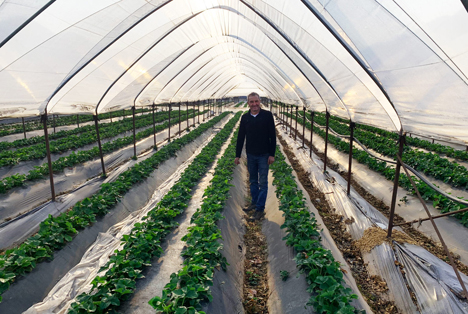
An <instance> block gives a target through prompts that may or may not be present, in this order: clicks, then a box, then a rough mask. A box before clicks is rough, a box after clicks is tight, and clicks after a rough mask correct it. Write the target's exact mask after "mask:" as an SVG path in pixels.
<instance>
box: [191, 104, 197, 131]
mask: <svg viewBox="0 0 468 314" xmlns="http://www.w3.org/2000/svg"><path fill="white" fill-rule="evenodd" d="M192 107H193V126H194V127H195V118H196V115H195V103H193V104H192Z"/></svg>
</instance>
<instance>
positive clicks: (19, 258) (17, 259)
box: [0, 112, 228, 294]
mask: <svg viewBox="0 0 468 314" xmlns="http://www.w3.org/2000/svg"><path fill="white" fill-rule="evenodd" d="M227 114H228V113H227V112H225V113H223V114H221V115H219V116H217V117H215V118H213V119H212V120H210V121H208V122H207V123H204V124H201V125H200V126H199V127H198V128H196V129H195V130H193V131H192V132H190V133H189V134H186V135H184V136H183V137H181V138H178V139H175V140H173V141H172V142H170V143H168V144H167V145H165V146H164V147H162V148H161V149H160V150H159V151H157V152H156V153H154V154H153V155H152V156H151V157H149V158H147V159H145V160H144V161H141V162H140V163H138V164H135V165H134V166H133V167H131V168H129V169H128V170H127V171H125V172H123V173H121V174H120V175H119V176H118V177H117V179H116V180H115V181H114V182H110V183H104V184H102V185H101V189H100V190H99V191H98V192H97V193H95V194H94V195H92V196H91V197H87V198H85V199H83V200H82V201H80V202H78V203H76V204H75V206H73V208H72V209H71V210H70V211H68V212H66V213H62V214H60V215H59V216H57V217H54V216H52V215H49V217H48V218H47V219H45V220H44V221H43V222H41V224H40V227H39V231H38V233H37V234H35V235H34V236H32V237H30V238H28V239H27V240H26V241H25V242H24V243H22V244H21V245H19V246H18V247H16V248H13V249H10V250H7V251H6V252H5V254H4V255H1V256H0V294H1V293H3V292H5V291H6V290H8V288H9V286H10V284H11V283H12V282H13V281H14V280H15V279H16V278H17V277H19V276H21V275H24V274H25V273H26V272H30V271H31V270H32V269H34V268H35V267H36V264H37V263H38V262H41V261H43V260H46V259H48V260H51V259H53V256H54V251H55V250H59V249H61V248H63V247H64V246H65V245H66V244H67V243H68V242H70V241H72V239H73V236H74V235H76V234H77V233H78V229H83V228H85V227H87V226H89V225H91V224H92V223H94V222H95V221H96V217H99V216H103V215H105V214H107V213H108V212H109V210H111V209H112V208H113V207H114V206H115V205H116V204H117V202H119V201H120V199H121V198H122V197H123V195H124V194H125V193H127V192H128V191H129V190H130V189H131V188H132V187H133V185H135V184H137V183H140V182H142V181H143V180H144V179H145V178H147V177H149V176H150V175H151V173H152V172H153V171H154V170H155V169H156V168H157V167H158V166H159V165H160V164H161V163H162V162H164V161H166V160H168V159H169V158H171V157H173V156H175V154H176V152H177V151H179V150H180V149H181V148H182V147H183V146H184V145H186V144H188V143H190V142H192V141H193V140H195V139H196V138H197V137H199V136H200V135H201V134H202V133H203V132H205V131H206V130H207V129H208V128H210V127H212V126H213V125H214V124H216V123H217V122H219V121H220V120H221V119H222V118H223V117H224V116H226V115H227Z"/></svg>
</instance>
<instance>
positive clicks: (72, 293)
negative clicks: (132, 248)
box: [24, 135, 214, 314]
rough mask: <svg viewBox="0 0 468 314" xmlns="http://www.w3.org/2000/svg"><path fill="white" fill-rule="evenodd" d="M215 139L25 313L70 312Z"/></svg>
mask: <svg viewBox="0 0 468 314" xmlns="http://www.w3.org/2000/svg"><path fill="white" fill-rule="evenodd" d="M213 137H214V135H211V136H210V137H208V138H207V139H206V140H205V141H204V142H203V143H202V145H200V146H199V147H198V148H197V150H196V151H195V152H194V154H193V155H192V156H191V157H190V158H189V159H187V161H185V162H184V163H183V164H182V165H181V166H180V167H179V168H177V170H176V171H175V172H174V173H173V174H172V175H171V176H170V177H169V178H168V179H167V180H166V181H165V182H164V183H162V184H161V185H160V186H159V187H158V189H157V190H155V191H154V194H153V195H152V197H151V199H150V200H149V201H148V203H146V205H145V206H144V207H143V208H141V209H139V210H138V211H136V212H134V213H132V214H131V215H129V216H128V217H127V218H125V219H124V220H123V221H121V222H119V223H117V224H115V225H113V226H112V227H111V228H109V230H107V231H106V232H105V233H100V234H99V235H98V237H97V239H96V241H95V242H94V243H93V244H92V246H91V247H90V248H89V249H88V250H87V251H86V253H85V254H84V255H83V257H82V259H81V261H80V262H79V264H78V265H76V266H75V267H73V268H72V269H71V270H70V271H69V272H68V273H67V274H66V275H65V276H64V277H63V278H62V279H61V280H60V281H59V282H58V283H57V284H56V285H55V287H54V288H53V289H52V290H51V291H50V292H49V294H48V296H47V297H46V298H45V299H44V300H43V301H42V302H40V303H37V304H35V305H34V306H32V307H31V308H29V309H28V310H27V311H26V312H24V313H29V314H33V313H36V314H38V313H51V312H52V313H67V312H68V309H69V307H70V305H71V303H73V302H74V301H75V297H76V296H78V295H80V294H81V293H87V292H89V291H90V289H91V287H92V286H91V281H92V280H93V279H94V278H95V277H96V276H97V275H98V274H99V269H100V268H101V267H102V266H104V265H106V263H107V262H108V260H109V257H110V256H112V253H113V252H114V251H115V250H118V249H120V248H121V239H122V237H123V235H125V234H129V233H130V231H131V230H132V229H133V227H134V225H135V223H138V222H141V221H142V218H143V217H145V216H146V215H147V214H148V212H149V211H150V210H152V209H153V208H154V207H155V206H156V204H157V203H158V202H159V201H160V200H161V198H162V197H164V195H165V194H166V193H167V192H168V191H169V190H170V189H171V188H172V186H173V185H174V184H175V183H176V182H177V180H179V178H180V175H181V174H182V173H183V171H184V170H185V169H186V168H187V167H188V166H189V165H190V163H191V162H192V161H193V159H194V158H195V157H196V156H197V155H198V154H199V153H200V151H201V150H202V149H203V147H205V145H206V144H207V143H209V141H210V140H211V139H212V138H213ZM199 194H200V193H199ZM202 194H203V193H202Z"/></svg>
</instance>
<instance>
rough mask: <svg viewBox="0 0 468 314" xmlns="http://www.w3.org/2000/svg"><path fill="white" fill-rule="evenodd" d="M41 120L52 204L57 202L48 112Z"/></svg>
mask: <svg viewBox="0 0 468 314" xmlns="http://www.w3.org/2000/svg"><path fill="white" fill-rule="evenodd" d="M41 119H42V123H43V124H44V139H45V143H46V151H47V164H48V165H49V182H50V193H51V194H52V202H55V187H54V174H53V170H52V158H50V145H49V132H48V131H47V112H46V113H44V114H43V115H42V117H41Z"/></svg>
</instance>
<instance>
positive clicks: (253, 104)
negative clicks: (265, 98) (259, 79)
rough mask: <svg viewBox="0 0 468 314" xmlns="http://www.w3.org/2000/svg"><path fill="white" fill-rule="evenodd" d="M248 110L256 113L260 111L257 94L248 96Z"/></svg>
mask: <svg viewBox="0 0 468 314" xmlns="http://www.w3.org/2000/svg"><path fill="white" fill-rule="evenodd" d="M249 107H250V112H251V113H253V114H257V113H258V112H259V111H260V98H259V97H258V96H250V97H249Z"/></svg>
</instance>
